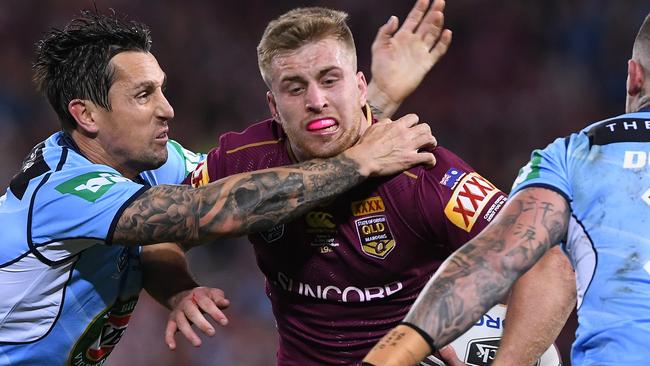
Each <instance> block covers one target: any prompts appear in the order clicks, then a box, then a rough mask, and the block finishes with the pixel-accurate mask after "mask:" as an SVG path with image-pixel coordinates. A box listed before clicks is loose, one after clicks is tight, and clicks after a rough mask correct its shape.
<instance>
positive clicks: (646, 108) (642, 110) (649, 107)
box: [637, 105, 650, 112]
mask: <svg viewBox="0 0 650 366" xmlns="http://www.w3.org/2000/svg"><path fill="white" fill-rule="evenodd" d="M637 112H650V105H649V106H646V107H643V108H641V109H639V110H638V111H637Z"/></svg>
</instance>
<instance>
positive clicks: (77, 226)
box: [28, 164, 147, 261]
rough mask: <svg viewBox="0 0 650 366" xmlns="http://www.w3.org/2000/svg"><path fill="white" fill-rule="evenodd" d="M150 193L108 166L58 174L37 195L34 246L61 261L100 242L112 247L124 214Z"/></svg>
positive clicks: (31, 235) (31, 224)
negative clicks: (118, 220) (113, 235)
mask: <svg viewBox="0 0 650 366" xmlns="http://www.w3.org/2000/svg"><path fill="white" fill-rule="evenodd" d="M146 189H147V186H145V185H142V184H139V183H136V182H133V181H131V180H130V179H127V178H125V177H123V176H122V175H121V174H119V173H118V172H117V171H115V170H113V169H112V168H110V167H108V166H106V165H98V164H89V165H85V166H82V167H75V168H72V169H66V170H63V171H58V172H54V173H53V174H52V175H51V176H49V177H48V178H47V179H46V180H44V181H43V183H42V184H40V186H39V187H38V188H37V191H36V192H35V193H34V195H33V203H32V204H31V205H30V210H31V212H30V214H29V225H28V231H29V235H28V241H29V245H30V246H32V248H33V249H36V250H38V251H39V252H41V254H43V256H44V257H46V258H47V259H49V260H52V261H57V260H63V259H65V258H67V257H69V256H71V255H75V254H77V253H79V252H80V251H82V250H84V249H86V248H88V247H90V246H93V245H96V244H111V237H112V231H113V229H114V227H115V225H116V223H117V219H118V218H119V217H120V215H121V213H122V211H123V210H124V209H125V208H126V207H127V206H128V205H129V204H130V203H131V202H132V201H133V200H134V199H136V198H137V197H138V196H139V195H140V194H141V193H142V192H144V191H145V190H146ZM57 242H59V243H63V242H65V243H66V245H65V246H63V244H61V247H59V246H57Z"/></svg>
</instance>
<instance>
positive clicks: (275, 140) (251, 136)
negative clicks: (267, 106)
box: [218, 119, 285, 154]
mask: <svg viewBox="0 0 650 366" xmlns="http://www.w3.org/2000/svg"><path fill="white" fill-rule="evenodd" d="M284 138H285V135H284V131H283V130H282V127H281V126H280V124H279V123H277V122H276V121H274V120H273V119H267V120H264V121H261V122H258V123H255V124H253V125H251V126H250V127H248V128H246V129H245V130H243V131H239V132H227V133H224V134H223V135H222V136H221V137H220V138H219V147H218V148H219V149H220V150H221V151H222V152H223V153H225V154H234V153H237V152H239V151H243V150H247V149H251V148H256V147H261V146H271V147H272V146H274V145H278V144H279V143H280V142H281V141H282V140H284Z"/></svg>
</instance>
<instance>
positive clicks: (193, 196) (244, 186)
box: [113, 154, 365, 246]
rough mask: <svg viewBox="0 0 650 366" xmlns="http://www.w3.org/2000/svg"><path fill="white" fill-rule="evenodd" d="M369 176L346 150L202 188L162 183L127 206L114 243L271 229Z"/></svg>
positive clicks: (194, 239) (194, 240)
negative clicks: (363, 174) (336, 154)
mask: <svg viewBox="0 0 650 366" xmlns="http://www.w3.org/2000/svg"><path fill="white" fill-rule="evenodd" d="M364 178H365V177H363V176H362V175H361V174H360V173H359V166H358V164H357V163H356V162H355V161H353V160H352V159H349V158H347V157H346V156H345V155H344V154H341V155H338V156H336V157H333V158H329V159H325V160H310V161H306V162H303V163H301V164H297V165H293V166H287V167H280V168H273V169H266V170H260V171H256V172H250V173H242V174H237V175H233V176H229V177H227V178H224V179H220V180H218V181H216V182H213V183H210V184H208V185H206V186H204V187H201V188H192V187H189V186H177V185H161V186H156V187H153V188H151V189H149V190H148V191H146V192H145V193H143V194H142V196H140V197H138V198H137V199H136V200H134V201H133V202H132V203H131V204H130V205H129V207H127V208H126V209H125V210H124V212H123V213H122V215H121V217H120V218H119V220H118V223H117V225H116V228H115V231H114V233H113V242H116V243H120V244H133V245H144V244H152V243H159V242H181V243H183V244H184V245H186V246H193V245H196V244H199V243H204V242H209V241H211V240H214V239H216V238H219V237H225V236H238V235H243V234H246V233H252V232H258V231H262V230H266V229H269V228H271V227H273V226H275V225H278V224H281V223H285V222H288V221H291V220H292V219H294V218H296V217H299V216H301V215H302V214H304V213H305V212H306V211H308V210H309V209H310V208H311V207H314V206H315V205H316V204H318V203H320V202H322V201H324V200H326V199H329V198H331V197H334V196H336V195H338V194H340V193H342V192H344V191H346V190H348V189H349V188H351V187H353V186H355V185H356V184H358V183H360V182H361V181H362V180H363V179H364Z"/></svg>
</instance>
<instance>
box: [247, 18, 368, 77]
mask: <svg viewBox="0 0 650 366" xmlns="http://www.w3.org/2000/svg"><path fill="white" fill-rule="evenodd" d="M347 19H348V14H347V13H345V12H342V11H338V10H332V9H326V8H320V7H309V8H296V9H293V10H291V11H289V12H287V13H284V14H282V15H280V16H279V17H278V18H276V19H274V20H272V21H271V22H270V23H269V25H268V26H267V27H266V29H265V30H264V35H262V39H261V40H260V43H259V45H258V46H257V63H258V65H259V68H260V73H261V74H262V78H263V79H264V82H266V84H267V85H268V86H269V87H270V86H271V79H270V69H271V62H272V61H273V59H274V58H275V57H276V56H278V55H280V54H283V53H286V52H291V51H294V50H297V49H298V48H300V47H302V46H304V45H305V44H307V43H311V42H317V41H320V40H323V39H326V38H330V37H332V38H334V39H337V40H339V41H341V42H343V44H344V45H346V46H347V47H348V48H349V49H350V51H351V53H352V55H353V57H354V63H355V64H356V48H355V46H354V39H353V38H352V32H351V31H350V28H349V27H348V25H347V24H346V21H347ZM355 67H356V66H355Z"/></svg>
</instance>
